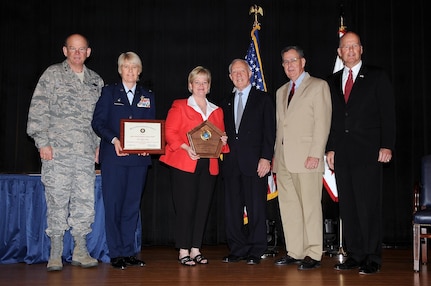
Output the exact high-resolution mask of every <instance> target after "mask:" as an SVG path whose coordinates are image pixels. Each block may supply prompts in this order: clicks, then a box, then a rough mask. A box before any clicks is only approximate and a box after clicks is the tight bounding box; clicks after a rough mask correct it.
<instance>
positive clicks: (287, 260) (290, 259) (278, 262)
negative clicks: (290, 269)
mask: <svg viewBox="0 0 431 286" xmlns="http://www.w3.org/2000/svg"><path fill="white" fill-rule="evenodd" d="M300 262H301V261H300V260H299V259H296V258H293V257H291V256H289V255H286V256H283V257H282V258H280V259H277V260H276V261H275V262H274V264H275V265H289V264H298V263H300Z"/></svg>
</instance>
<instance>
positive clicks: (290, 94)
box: [287, 81, 295, 106]
mask: <svg viewBox="0 0 431 286" xmlns="http://www.w3.org/2000/svg"><path fill="white" fill-rule="evenodd" d="M294 93H295V83H294V82H293V81H292V88H291V89H290V92H289V97H288V98H287V106H289V103H290V100H291V99H292V97H293V94H294Z"/></svg>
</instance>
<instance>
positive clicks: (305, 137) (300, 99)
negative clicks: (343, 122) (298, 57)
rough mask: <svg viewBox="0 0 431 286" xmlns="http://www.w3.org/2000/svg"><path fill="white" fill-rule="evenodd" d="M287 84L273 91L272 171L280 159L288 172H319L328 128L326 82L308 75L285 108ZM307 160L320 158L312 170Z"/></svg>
mask: <svg viewBox="0 0 431 286" xmlns="http://www.w3.org/2000/svg"><path fill="white" fill-rule="evenodd" d="M290 84H291V82H287V83H286V84H284V85H283V86H281V87H280V88H279V89H278V90H277V92H276V119H277V133H276V141H275V156H274V165H273V171H274V173H277V169H278V168H279V166H278V162H279V160H278V158H281V156H284V159H285V160H284V161H285V163H286V168H287V169H288V171H289V172H291V173H307V172H323V171H324V162H323V155H324V152H325V146H326V142H327V140H328V135H329V130H330V126H331V115H332V104H331V94H330V91H329V86H328V84H327V82H326V81H324V80H322V79H319V78H316V77H312V76H310V74H309V73H306V74H305V77H304V79H303V81H302V82H301V84H300V85H299V87H297V88H296V91H295V94H294V96H293V98H292V100H291V102H290V106H289V108H287V96H288V93H287V91H288V90H289V85H290ZM307 157H316V158H320V160H319V166H318V168H316V169H306V168H305V166H304V163H305V160H306V159H307Z"/></svg>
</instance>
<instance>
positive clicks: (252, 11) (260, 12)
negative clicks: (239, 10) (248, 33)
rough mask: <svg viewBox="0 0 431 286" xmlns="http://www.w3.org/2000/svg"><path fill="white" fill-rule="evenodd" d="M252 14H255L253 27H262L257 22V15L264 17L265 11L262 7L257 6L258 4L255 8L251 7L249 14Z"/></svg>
mask: <svg viewBox="0 0 431 286" xmlns="http://www.w3.org/2000/svg"><path fill="white" fill-rule="evenodd" d="M252 13H254V23H253V27H254V26H257V25H260V23H259V21H258V20H257V14H260V15H261V16H263V9H262V7H260V6H257V5H256V4H255V5H254V6H251V7H250V12H249V14H250V15H251V14H252Z"/></svg>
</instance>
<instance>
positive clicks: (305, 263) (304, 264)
mask: <svg viewBox="0 0 431 286" xmlns="http://www.w3.org/2000/svg"><path fill="white" fill-rule="evenodd" d="M318 267H320V261H318V260H314V259H313V258H311V257H310V256H305V258H304V259H303V260H302V261H301V264H299V266H298V270H310V269H314V268H318Z"/></svg>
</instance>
